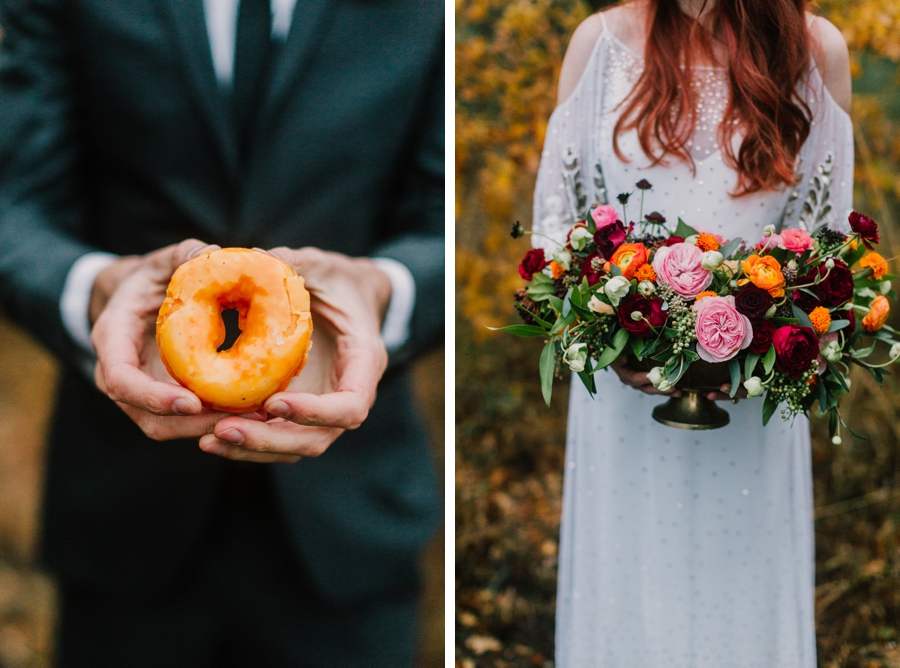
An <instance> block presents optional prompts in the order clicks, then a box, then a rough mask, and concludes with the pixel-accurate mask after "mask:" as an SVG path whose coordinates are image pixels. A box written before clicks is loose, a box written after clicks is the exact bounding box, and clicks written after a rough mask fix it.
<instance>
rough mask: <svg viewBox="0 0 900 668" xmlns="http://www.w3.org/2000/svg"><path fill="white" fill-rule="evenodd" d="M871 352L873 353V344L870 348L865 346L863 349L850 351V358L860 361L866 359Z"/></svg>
mask: <svg viewBox="0 0 900 668" xmlns="http://www.w3.org/2000/svg"><path fill="white" fill-rule="evenodd" d="M873 352H875V344H874V343H873V344H872V345H871V346H866V347H865V348H858V349H856V350H851V351H850V357H853V358H855V359H858V360H861V359H863V358H866V357H868V356H869V355H871V354H872V353H873Z"/></svg>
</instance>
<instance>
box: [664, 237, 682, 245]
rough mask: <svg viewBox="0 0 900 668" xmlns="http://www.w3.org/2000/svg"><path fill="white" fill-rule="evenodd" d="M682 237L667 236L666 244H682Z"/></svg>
mask: <svg viewBox="0 0 900 668" xmlns="http://www.w3.org/2000/svg"><path fill="white" fill-rule="evenodd" d="M683 243H684V237H669V238H668V239H666V244H665V245H666V246H674V245H675V244H683Z"/></svg>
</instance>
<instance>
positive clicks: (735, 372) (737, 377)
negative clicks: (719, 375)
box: [728, 358, 741, 399]
mask: <svg viewBox="0 0 900 668" xmlns="http://www.w3.org/2000/svg"><path fill="white" fill-rule="evenodd" d="M728 371H729V373H731V392H729V393H728V396H729V397H731V398H732V399H734V395H735V394H737V391H738V389H739V388H740V387H741V365H740V363H739V362H738V361H737V360H736V359H734V358H731V359H730V360H728Z"/></svg>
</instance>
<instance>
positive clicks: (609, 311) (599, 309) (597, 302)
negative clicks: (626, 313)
mask: <svg viewBox="0 0 900 668" xmlns="http://www.w3.org/2000/svg"><path fill="white" fill-rule="evenodd" d="M588 308H589V309H590V310H591V311H593V312H594V313H599V314H600V315H613V314H614V313H615V311H614V310H613V307H612V306H610V305H609V304H607V303H606V302H605V301H603V300H602V299H598V298H597V295H593V296H592V297H591V300H590V301H589V302H588Z"/></svg>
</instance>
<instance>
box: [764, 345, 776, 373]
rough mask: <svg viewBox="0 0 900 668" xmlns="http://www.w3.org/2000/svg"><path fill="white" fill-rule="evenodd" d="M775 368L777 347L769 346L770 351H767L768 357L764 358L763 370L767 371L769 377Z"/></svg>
mask: <svg viewBox="0 0 900 668" xmlns="http://www.w3.org/2000/svg"><path fill="white" fill-rule="evenodd" d="M774 366H775V346H769V350H768V351H766V356H765V357H763V369H765V371H766V375H767V376H768V375H769V374H770V373H772V367H774Z"/></svg>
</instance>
